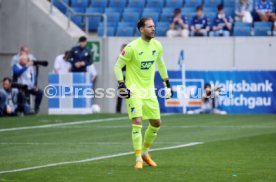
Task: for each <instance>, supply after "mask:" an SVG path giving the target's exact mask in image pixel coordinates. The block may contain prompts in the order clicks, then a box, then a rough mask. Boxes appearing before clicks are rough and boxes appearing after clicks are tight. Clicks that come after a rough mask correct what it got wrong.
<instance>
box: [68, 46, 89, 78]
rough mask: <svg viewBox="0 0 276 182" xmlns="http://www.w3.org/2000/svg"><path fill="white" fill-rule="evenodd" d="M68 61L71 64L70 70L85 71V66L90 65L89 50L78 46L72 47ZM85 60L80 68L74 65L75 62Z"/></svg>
mask: <svg viewBox="0 0 276 182" xmlns="http://www.w3.org/2000/svg"><path fill="white" fill-rule="evenodd" d="M70 54H71V55H70V59H69V61H70V62H71V64H72V69H71V71H72V72H86V67H87V66H89V65H91V64H92V62H91V51H90V50H89V49H88V48H86V47H85V48H81V47H80V46H76V47H73V48H72V50H71V53H70ZM81 61H84V62H85V66H82V67H80V68H76V67H75V63H76V62H81Z"/></svg>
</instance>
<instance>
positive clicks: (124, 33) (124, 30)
mask: <svg viewBox="0 0 276 182" xmlns="http://www.w3.org/2000/svg"><path fill="white" fill-rule="evenodd" d="M116 36H118V37H132V36H134V27H118V28H117V32H116Z"/></svg>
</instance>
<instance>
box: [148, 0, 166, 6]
mask: <svg viewBox="0 0 276 182" xmlns="http://www.w3.org/2000/svg"><path fill="white" fill-rule="evenodd" d="M163 6H164V0H147V7H148V8H163Z"/></svg>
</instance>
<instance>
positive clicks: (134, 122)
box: [132, 118, 142, 125]
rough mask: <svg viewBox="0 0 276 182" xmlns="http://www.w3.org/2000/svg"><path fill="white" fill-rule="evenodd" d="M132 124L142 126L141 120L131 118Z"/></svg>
mask: <svg viewBox="0 0 276 182" xmlns="http://www.w3.org/2000/svg"><path fill="white" fill-rule="evenodd" d="M132 124H135V125H142V118H133V119H132Z"/></svg>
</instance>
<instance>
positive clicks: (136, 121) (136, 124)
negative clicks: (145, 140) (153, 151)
mask: <svg viewBox="0 0 276 182" xmlns="http://www.w3.org/2000/svg"><path fill="white" fill-rule="evenodd" d="M132 144H133V148H134V153H135V157H136V163H135V166H134V167H135V168H136V169H141V168H143V159H142V117H138V118H133V119H132Z"/></svg>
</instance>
